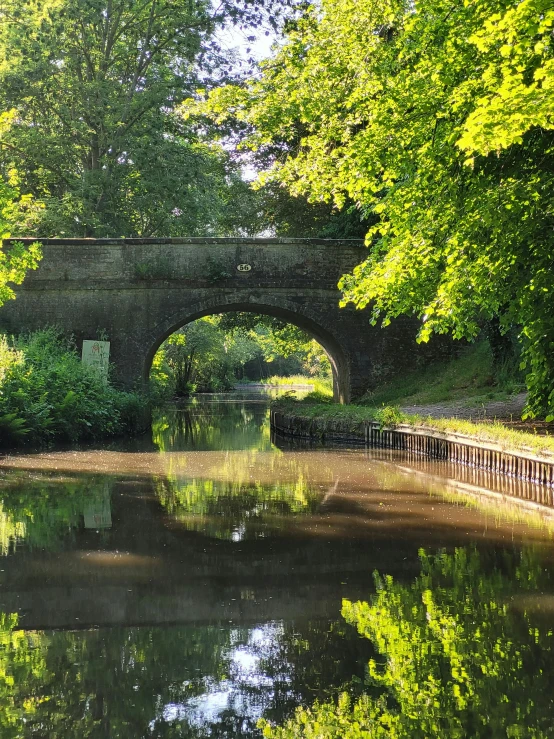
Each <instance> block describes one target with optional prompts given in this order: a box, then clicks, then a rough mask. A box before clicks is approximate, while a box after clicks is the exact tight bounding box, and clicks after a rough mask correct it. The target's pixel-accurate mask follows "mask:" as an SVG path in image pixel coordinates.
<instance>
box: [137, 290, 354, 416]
mask: <svg viewBox="0 0 554 739" xmlns="http://www.w3.org/2000/svg"><path fill="white" fill-rule="evenodd" d="M241 297H242V296H240V295H237V296H232V295H229V296H228V297H227V301H230V302H227V301H225V302H223V303H222V302H221V299H220V298H216V299H213V298H208V299H207V300H204V301H200V302H199V303H197V304H196V305H191V306H190V307H189V313H188V315H187V316H186V317H184V318H183V316H182V315H181V316H179V315H178V314H174V315H171V316H167V317H165V318H164V320H163V321H162V322H160V324H159V325H158V326H157V327H156V329H155V331H156V333H158V336H157V338H156V340H155V341H154V343H153V344H152V346H151V347H150V349H149V351H147V353H146V355H145V360H144V368H143V373H142V374H143V378H144V379H145V380H147V379H148V375H149V373H150V368H151V366H152V360H153V359H154V355H155V354H156V352H157V350H158V349H159V347H160V346H161V344H162V343H163V342H164V341H165V340H166V339H167V338H168V337H169V336H171V334H173V333H174V332H175V331H178V330H179V329H180V328H182V327H183V326H185V325H187V324H188V323H191V322H192V321H196V320H197V319H198V318H203V317H204V316H208V315H213V314H216V313H231V312H235V311H236V312H241V313H258V314H262V315H266V316H273V317H275V318H279V319H280V320H281V321H283V322H284V323H292V324H294V325H295V326H298V327H299V328H301V329H302V330H304V331H306V333H307V334H308V335H309V336H311V337H312V338H313V339H315V340H316V341H317V342H318V343H319V344H321V346H322V347H323V348H324V349H325V351H326V352H327V355H328V356H329V361H330V363H331V369H332V371H333V388H334V396H335V400H337V401H339V402H345V399H346V398H347V397H348V395H349V387H350V382H349V371H348V361H347V358H346V354H345V351H344V349H343V347H342V346H341V343H340V339H339V338H338V337H336V336H334V334H333V333H332V331H330V330H329V329H327V328H325V327H324V326H321V325H320V324H319V323H318V322H317V321H315V320H314V319H313V318H311V317H310V316H309V315H306V313H305V312H304V311H303V312H299V310H298V306H296V305H295V304H294V303H293V302H292V301H289V300H282V299H281V300H279V301H278V302H279V304H278V305H275V304H274V303H270V302H268V299H267V298H265V299H264V298H262V299H258V301H257V302H234V301H235V300H237V299H238V300H240V299H241ZM242 299H243V300H244V297H242Z"/></svg>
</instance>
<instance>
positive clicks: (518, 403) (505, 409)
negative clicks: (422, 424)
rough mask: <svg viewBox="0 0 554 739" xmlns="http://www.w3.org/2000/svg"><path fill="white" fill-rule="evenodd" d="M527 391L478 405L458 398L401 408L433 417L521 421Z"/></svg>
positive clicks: (469, 400)
mask: <svg viewBox="0 0 554 739" xmlns="http://www.w3.org/2000/svg"><path fill="white" fill-rule="evenodd" d="M526 398H527V393H519V395H514V397H513V398H510V399H508V400H491V401H490V402H489V403H480V404H479V405H476V404H475V403H474V404H472V403H471V399H470V398H468V399H467V400H456V401H453V402H452V403H445V402H443V403H430V404H428V405H404V406H401V410H403V411H404V413H412V414H414V415H420V416H431V418H441V417H444V416H447V417H450V418H466V419H468V420H469V419H471V420H472V421H483V420H487V421H494V420H495V419H498V420H502V421H514V422H517V423H521V420H520V419H521V412H522V410H523V406H524V405H525V400H526Z"/></svg>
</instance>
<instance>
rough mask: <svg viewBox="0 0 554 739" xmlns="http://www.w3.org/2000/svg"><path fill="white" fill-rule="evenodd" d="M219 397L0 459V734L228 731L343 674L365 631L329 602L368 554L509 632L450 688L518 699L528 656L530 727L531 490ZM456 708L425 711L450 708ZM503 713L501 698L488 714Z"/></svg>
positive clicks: (544, 681)
mask: <svg viewBox="0 0 554 739" xmlns="http://www.w3.org/2000/svg"><path fill="white" fill-rule="evenodd" d="M231 400H232V399H231V398H230V397H229V396H228V397H226V398H217V397H212V398H209V399H205V400H203V401H200V402H197V403H195V404H193V405H191V406H190V407H188V408H185V409H181V410H173V409H169V410H168V411H167V412H165V413H162V414H160V416H159V417H158V418H157V420H156V422H155V423H154V426H153V430H152V435H151V436H148V437H147V438H142V439H139V440H133V441H129V442H124V443H121V442H120V443H117V444H111V445H109V446H103V447H100V446H95V447H89V448H82V449H79V450H57V451H47V452H38V453H32V454H30V453H23V454H13V455H8V456H5V457H4V458H2V459H1V462H0V500H1V503H0V550H1V554H2V555H3V556H2V557H1V558H0V611H1V612H2V614H3V615H1V616H0V618H1V620H0V668H2V669H0V699H1V701H0V728H3V732H4V733H2V732H0V736H2V737H3V736H10V737H11V736H14V737H16V736H17V737H19V736H21V737H27V736H60V737H84V736H94V737H96V736H97V737H111V736H113V737H162V736H163V737H166V736H168V737H169V736H171V737H208V736H210V737H243V736H244V737H247V736H248V737H250V736H257V735H259V732H258V730H257V729H256V721H257V719H258V718H260V717H262V716H264V717H266V718H269V719H271V720H275V721H282V720H284V718H286V717H287V716H289V715H291V712H293V711H294V708H295V706H297V705H299V704H304V705H310V704H312V703H313V701H314V700H315V699H326V698H328V697H333V696H335V695H337V693H338V692H339V691H340V690H341V689H346V690H347V691H349V692H351V693H353V694H355V693H356V692H357V691H358V692H359V690H361V689H362V687H363V680H364V675H365V674H366V665H367V662H368V660H369V659H370V657H372V656H375V655H377V654H378V645H377V644H376V643H374V642H372V641H371V640H370V639H367V638H362V637H360V636H359V635H358V633H357V632H356V630H355V629H354V628H353V627H352V626H351V625H349V624H347V623H346V622H345V621H344V620H343V618H342V617H341V614H340V611H341V603H342V600H343V599H349V600H365V601H368V600H371V599H372V598H373V599H374V598H375V580H374V572H375V571H378V572H379V573H380V574H381V575H382V576H385V575H390V576H392V578H393V580H392V581H391V583H395V585H394V586H393V585H390V587H391V588H392V587H395V588H397V591H395V592H396V593H397V598H399V599H400V601H395V602H397V605H396V606H395V607H400V606H399V605H398V603H399V602H401V601H402V599H403V598H404V599H405V603H406V604H408V603H409V599H410V598H413V597H414V592H418V591H417V589H418V588H419V587H420V585H421V583H423V582H425V588H426V590H425V592H427V591H430V592H436V595H437V599H438V601H440V599H441V598H442V599H443V601H444V603H443V606H442V607H444V609H446V610H445V612H448V615H449V617H452V618H458V619H461V620H460V629H462V626H463V628H464V629H466V631H464V632H463V633H464V634H465V636H464V645H465V647H464V649H466V652H468V649H469V647H468V646H467V645H468V643H469V642H470V641H471V640H472V639H474V638H477V637H476V636H475V635H476V634H478V635H479V636H478V639H482V641H483V646H482V648H483V649H484V650H485V651H486V649H487V648H488V647H487V644H488V642H487V638H488V637H487V634H488V632H487V629H489V630H490V629H494V630H495V631H494V634H495V636H494V639H496V642H494V639H492V637H491V644H492V643H493V642H494V643H497V642H498V643H500V642H501V640H502V639H506V640H508V641H510V643H513V641H514V640H518V639H519V640H521V644H520V650H521V654H524V657H521V658H519V659H518V660H516V659H515V658H514V660H513V661H512V662H510V661H509V660H508V661H507V662H506V660H504V662H506V664H504V662H503V661H502V659H499V665H500V667H501V669H502V670H503V671H504V672H503V673H502V680H503V682H502V683H500V682H499V681H498V680H497V681H496V682H495V683H494V685H493V684H492V683H491V684H489V683H487V685H486V689H485V687H483V688H479V685H480V684H481V683H479V680H480V681H481V682H483V678H482V674H481V673H479V674H480V677H479V680H477V678H474V682H475V685H473V683H472V687H471V689H472V690H473V691H474V692H475V691H476V690H477V691H478V690H481V693H482V695H481V697H480V701H481V703H480V704H479V705H480V706H481V708H479V712H480V715H482V714H483V710H485V709H484V708H483V706H482V704H483V702H485V703H487V701H488V703H490V710H493V707H494V710H497V709H496V708H495V707H496V706H497V704H498V705H502V702H503V701H504V698H502V696H504V697H506V696H507V697H508V698H509V700H511V701H514V702H515V701H517V700H519V701H520V702H521V701H522V700H523V701H527V703H529V701H530V698H529V695H527V693H525V690H524V688H523V687H522V686H525V685H526V684H527V683H529V684H531V683H532V682H533V680H535V681H536V680H537V679H538V678H537V675H536V674H535V670H536V665H538V664H539V663H540V665H541V670H542V671H541V673H540V675H541V677H540V680H539V682H540V685H539V684H538V683H537V690H540V691H541V694H542V698H541V700H536V701H535V708H534V709H533V711H534V712H533V711H531V714H530V716H531V718H530V717H529V716H528V715H526V718H525V722H524V723H525V725H526V726H528V725H529V722H530V721H531V720H532V721H534V722H535V724H533V725H534V726H535V725H536V727H537V730H540V731H542V732H543V733H542V734H541V733H539V734H515V733H514V734H512V735H513V736H527V735H529V736H531V735H533V736H535V735H536V736H550V733H548V732H549V731H550V730H549V729H548V727H549V725H550V724H552V723H553V722H552V720H551V719H552V718H553V717H554V713H553V712H552V710H551V709H552V704H551V700H550V697H549V695H551V694H552V693H551V692H550V693H549V692H548V691H547V688H549V687H551V683H552V682H554V670H553V669H552V668H551V667H550V664H551V662H552V660H551V651H550V650H551V643H550V642H551V637H550V636H549V633H550V634H551V630H550V625H549V624H550V622H551V620H552V616H553V609H554V587H553V584H552V577H551V567H552V558H553V553H554V546H553V531H554V526H553V525H552V522H551V518H550V514H549V511H548V509H543V508H540V507H536V506H532V507H531V510H526V509H522V508H520V507H519V506H514V505H512V504H511V503H510V497H509V496H510V490H506V489H504V487H505V485H506V484H507V483H505V482H502V481H495V480H491V481H489V485H490V488H491V489H492V492H493V493H495V495H494V494H493V495H492V496H490V495H489V494H486V493H484V491H483V490H482V482H483V480H481V479H480V478H477V477H476V476H475V475H476V473H475V472H472V471H469V470H463V469H460V468H457V469H453V468H451V467H445V466H444V463H440V462H438V463H430V462H425V461H423V460H417V459H410V458H408V457H407V456H406V454H404V453H401V452H394V453H393V452H383V451H379V450H375V451H365V450H361V449H344V448H327V449H325V448H323V447H320V448H317V447H313V446H312V447H310V446H303V447H299V446H297V445H296V446H295V445H292V444H291V443H290V442H286V441H283V440H281V441H279V440H272V438H271V434H270V429H269V423H268V406H267V403H266V402H265V401H263V400H259V399H253V398H252V397H251V398H248V399H245V398H242V399H241V398H240V397H237V398H236V399H235V400H234V401H233V402H231ZM441 465H442V466H441ZM472 475H473V476H472ZM503 486H504V487H503ZM512 487H513V486H512ZM513 492H514V491H513V490H512V493H513ZM516 492H517V493H518V494H522V495H524V497H527V498H528V499H534V500H537V499H539V498H540V493H536V492H534V491H532V490H530V489H527V488H526V490H525V491H524V492H523V493H522V492H521V490H519V489H518V490H517V491H516ZM528 507H529V506H528ZM462 562H463V564H460V563H462ZM460 573H462V574H461V575H460ZM422 578H423V579H422ZM460 578H461V581H460ZM460 582H462V585H460ZM460 588H462V590H463V588H466V590H463V593H464V596H463V598H462V597H461V595H460V592H461V591H460ZM391 592H392V591H391ZM483 593H486V594H487V595H486V597H485V596H484V595H483ZM395 597H396V596H395ZM486 598H488V599H489V601H490V599H491V598H493V600H494V602H495V603H496V604H497V606H495V607H494V608H493V609H492V611H490V612H489V610H490V609H489V610H488V611H487V614H488V615H486V618H485V616H483V613H482V608H483V602H485V600H486ZM445 599H446V600H445ZM472 599H474V600H472ZM489 601H487V602H489ZM418 602H420V603H421V598H420V599H419V601H418ZM441 602H442V601H441ZM458 602H459V603H460V612H459V613H458V612H457V607H458V606H457V605H456V604H457V603H458ZM472 604H473V605H472ZM412 612H414V613H415V611H413V608H412V609H411V610H410V609H408V611H406V613H407V614H408V615H406V614H404V615H403V616H402V618H405V619H406V622H407V624H408V625H409V623H410V618H412V617H411V616H410V615H409V614H410V613H412ZM497 612H498V613H504V614H505V615H504V616H503V617H502V618H503V620H501V622H499V623H497V622H496V621H495V620H494V618H492V616H491V615H490V614H491V613H497ZM468 614H469V615H468ZM472 614H473V615H472ZM470 616H471V617H472V618H474V623H475V626H474V627H473V626H469V625H468V624H469V623H470V621H468V618H469V617H470ZM481 617H483V618H485V621H486V623H485V624H483V623H479V619H480V618H481ZM495 617H496V616H495ZM390 618H391V623H393V622H394V619H393V618H392V611H391V615H390ZM414 618H415V616H414ZM383 628H384V627H383ZM468 629H469V632H468V631H467V630H468ZM533 629H534V630H535V631H536V633H539V632H540V634H541V636H540V638H539V637H538V636H537V637H536V638H535V637H533V640H532V644H531V643H529V644H528V643H527V642H528V641H529V634H530V633H531V631H532V630H533ZM416 632H417V633H418V634H420V637H421V638H423V637H422V636H421V633H423V632H421V629H419V631H418V630H416ZM543 632H544V637H543V636H542V634H543ZM414 633H415V632H414ZM460 633H462V631H460ZM533 633H534V632H533ZM468 634H469V635H468ZM522 635H523V636H522ZM525 635H527V636H525ZM499 639H500V642H499ZM526 640H527V641H526ZM379 649H381V647H379ZM433 649H435V647H432V648H430V652H433ZM491 649H492V647H491ZM526 649H529V650H532V651H533V659H532V660H531V659H529V660H527V658H526V657H525V654H526V652H525V650H526ZM470 654H473V652H471V650H470V651H469V652H468V653H467V655H466V657H467V660H468V666H466V667H467V669H466V672H467V674H468V678H467V682H468V685H469V682H470V678H471V675H472V673H471V669H470V666H469V665H470V663H471V665H474V662H475V665H477V662H478V660H477V658H476V657H475V656H474V657H473V662H471V659H472V658H470ZM388 656H389V657H390V655H388ZM386 657H387V653H386V652H385V653H383V652H381V656H380V659H381V660H383V659H385V658H386ZM437 659H438V658H437ZM476 660H477V661H476ZM475 665H474V666H475ZM422 669H423V666H422ZM426 669H427V668H426ZM476 669H477V668H476ZM499 669H500V668H499ZM442 672H444V670H442ZM481 672H482V671H481ZM353 678H355V679H354V681H353ZM445 679H446V678H445ZM471 679H473V678H471ZM360 681H362V682H360ZM478 683H479V685H478ZM448 685H449V683H448V680H446V682H445V686H444V690H445V691H448V690H449V689H450V688H449V687H448ZM476 686H477V687H476ZM466 687H467V686H466ZM468 689H469V688H468ZM529 690H531V688H529ZM495 691H496V692H495ZM510 691H512V692H513V694H512V693H511V692H510ZM518 691H519V692H518ZM497 693H498V694H497ZM500 693H502V696H501V695H500ZM445 705H446V704H445ZM445 710H446V709H445ZM454 713H456V711H454ZM459 713H460V715H457V714H456V715H455V716H454V718H452V716H450V714H449V715H448V716H445V718H444V721H445V722H446V723H444V725H443V728H441V731H443V732H444V731H448V730H449V728H448V727H451V726H453V725H454V724H450V723H448V722H449V721H454V720H455V721H457V722H459V721H462V722H463V721H466V720H467V721H469V719H466V718H464V717H463V716H462V714H463V711H461V709H460V712H459ZM464 715H465V714H464ZM474 720H475V719H473V718H472V719H471V721H474ZM517 720H519V719H517ZM517 720H516V719H514V718H513V717H512V716H511V714H510V713H509V711H507V710H506V712H505V713H503V714H501V716H500V719H499V721H500V724H499V725H500V726H501V729H502V731H504V729H506V730H508V729H509V727H513V726H516V728H517ZM514 721H515V722H516V723H514ZM503 724H505V726H503ZM456 725H457V724H456ZM468 726H469V724H468ZM472 726H473V724H472ZM444 727H446V728H444ZM545 727H546V728H545ZM510 730H511V729H510ZM469 731H470V730H469V729H468V732H469ZM471 731H473V732H474V733H467V734H466V735H467V736H481V735H482V736H496V735H498V736H501V735H502V736H508V735H510V734H506V733H503V734H502V733H498V734H494V733H493V734H487V733H486V732H484V730H483V732H481V730H480V729H479V730H477V729H475V727H473V728H472V729H471ZM545 732H546V733H545ZM442 735H443V736H446V735H448V734H444V733H443V734H442ZM451 735H452V736H454V734H451ZM463 735H464V734H461V736H463ZM437 736H439V734H437Z"/></svg>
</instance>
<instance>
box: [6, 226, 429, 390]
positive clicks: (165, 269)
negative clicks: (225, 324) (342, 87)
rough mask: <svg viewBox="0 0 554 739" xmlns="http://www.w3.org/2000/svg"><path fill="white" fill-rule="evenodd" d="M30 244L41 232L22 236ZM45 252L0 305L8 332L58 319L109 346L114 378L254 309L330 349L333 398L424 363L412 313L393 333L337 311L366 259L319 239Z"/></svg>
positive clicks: (110, 243)
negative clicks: (348, 276)
mask: <svg viewBox="0 0 554 739" xmlns="http://www.w3.org/2000/svg"><path fill="white" fill-rule="evenodd" d="M20 240H22V241H26V242H31V241H33V240H34V239H20ZM42 244H43V253H44V256H43V259H42V261H41V263H40V266H39V268H38V270H36V271H35V272H31V273H29V274H28V276H27V277H26V279H25V282H24V283H23V285H22V286H21V287H19V288H18V289H17V298H16V300H11V301H8V302H7V303H6V304H5V305H4V306H3V307H2V308H0V330H3V331H7V332H10V333H20V332H24V331H31V330H36V329H39V328H43V327H45V326H48V325H56V326H58V327H60V328H61V329H62V330H63V331H64V332H67V333H70V334H73V335H74V336H75V338H76V340H77V342H81V341H82V340H83V339H102V338H103V339H107V340H109V341H110V342H111V349H110V350H111V361H112V362H113V364H114V365H115V373H116V378H117V380H118V381H119V382H120V383H121V384H123V385H124V386H126V387H133V386H135V385H136V384H137V383H141V382H143V381H144V380H146V379H147V378H148V373H149V371H150V366H151V363H152V358H153V357H154V354H155V353H156V350H157V349H158V347H159V346H160V344H161V343H162V342H163V341H164V340H165V339H166V338H167V337H168V336H169V335H170V334H172V333H173V332H174V331H176V330H177V329H179V328H181V327H182V326H184V325H185V324H186V323H189V322H190V321H194V320H195V319H197V318H200V317H202V316H206V315H209V314H213V313H223V312H227V311H250V312H255V313H262V314H267V315H271V316H276V317H277V318H279V319H282V320H283V321H286V322H290V323H293V324H296V325H297V326H299V327H300V328H302V329H304V330H306V331H307V332H308V333H309V334H310V335H311V336H313V337H314V338H315V339H316V340H317V341H318V342H319V343H320V344H321V345H322V346H323V347H324V349H325V350H326V351H327V353H328V354H329V357H330V359H331V365H332V367H333V376H334V385H335V399H336V400H338V401H340V402H343V403H344V402H349V401H350V400H353V399H355V398H356V397H359V396H360V395H361V394H362V393H363V392H365V391H366V390H367V389H368V388H371V387H373V386H375V385H376V384H377V383H378V382H380V381H382V380H383V379H386V378H389V377H391V376H393V375H394V374H395V373H397V372H398V371H399V370H402V369H405V368H406V366H407V364H411V363H413V362H415V361H416V359H417V356H418V352H419V353H421V350H419V349H417V347H416V344H415V342H414V337H415V331H416V325H415V322H414V320H413V319H410V318H406V319H398V320H397V321H395V322H393V323H392V324H391V325H390V326H389V327H387V328H386V329H381V328H377V327H373V326H370V325H369V317H368V314H367V313H366V312H365V311H358V310H355V309H354V308H352V307H347V308H339V298H340V293H339V291H338V289H337V282H338V280H339V278H340V276H341V275H342V274H344V273H345V272H349V271H350V270H352V268H353V267H354V266H355V265H356V264H358V263H359V262H361V261H362V260H363V258H364V256H365V250H364V249H363V245H362V244H361V243H360V242H357V241H334V240H321V239H238V238H237V239H235V238H228V239H215V238H213V239H212V238H179V239H42Z"/></svg>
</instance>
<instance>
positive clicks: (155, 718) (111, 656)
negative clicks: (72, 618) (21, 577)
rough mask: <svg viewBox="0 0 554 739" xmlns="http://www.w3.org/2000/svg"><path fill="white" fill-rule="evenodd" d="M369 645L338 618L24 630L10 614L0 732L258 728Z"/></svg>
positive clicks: (191, 732)
mask: <svg viewBox="0 0 554 739" xmlns="http://www.w3.org/2000/svg"><path fill="white" fill-rule="evenodd" d="M345 645H346V648H345ZM359 647H360V648H359ZM371 653H372V652H371V649H370V647H369V645H365V644H363V643H362V640H360V639H358V638H357V637H356V633H355V630H354V629H353V628H352V627H350V626H348V624H346V623H345V622H344V621H342V620H341V621H336V622H333V623H331V624H329V623H319V622H309V621H308V622H300V623H296V624H284V623H282V622H269V623H265V624H257V625H254V626H252V627H236V626H230V625H228V624H215V625H202V626H194V627H192V626H191V627H187V628H183V627H169V628H165V629H161V628H141V629H136V628H135V629H133V628H131V629H122V628H118V629H108V630H102V631H87V632H70V631H65V632H23V631H18V630H17V623H16V618H15V617H14V616H5V615H4V616H2V617H1V620H0V671H1V674H0V727H1V729H2V734H1V735H2V737H9V736H14V737H15V736H35V735H37V734H38V735H40V736H60V737H62V736H63V737H64V739H66V738H69V737H75V738H76V739H77V737H79V739H80V737H83V736H86V737H99V738H100V737H102V738H104V737H143V736H144V737H146V736H147V737H162V736H164V737H165V736H175V737H191V738H192V737H208V736H220V737H251V736H253V735H256V734H257V733H258V732H257V731H256V722H257V720H258V719H259V718H260V717H261V716H263V715H265V716H267V717H271V718H274V717H276V718H279V719H280V718H281V717H282V716H283V715H286V714H287V713H290V711H291V709H292V708H293V707H294V706H296V705H298V703H299V702H304V701H311V700H313V698H317V697H319V698H321V699H323V698H325V697H326V696H327V695H328V694H329V691H331V690H333V688H334V689H336V688H338V687H340V686H341V685H342V686H344V685H345V684H346V683H347V682H348V681H347V680H345V675H353V674H357V675H358V676H359V677H361V676H362V675H363V671H364V664H365V663H366V662H367V659H368V658H369V656H370V655H371ZM337 665H340V667H339V668H338V669H337Z"/></svg>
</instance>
